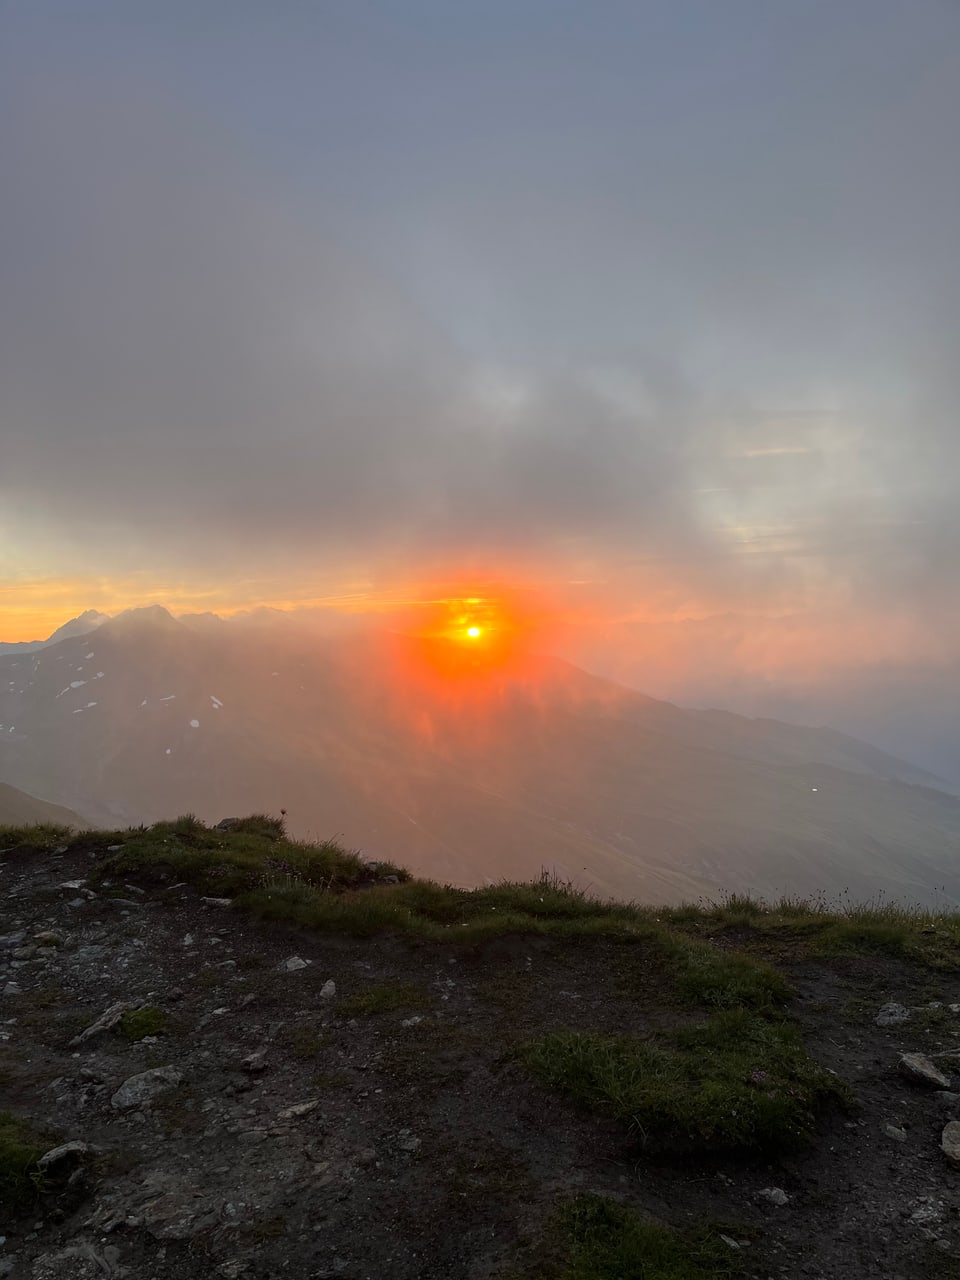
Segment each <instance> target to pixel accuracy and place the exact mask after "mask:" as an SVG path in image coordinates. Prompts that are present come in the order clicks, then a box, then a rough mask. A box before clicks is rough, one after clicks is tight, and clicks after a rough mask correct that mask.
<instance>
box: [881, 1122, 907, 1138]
mask: <svg viewBox="0 0 960 1280" xmlns="http://www.w3.org/2000/svg"><path fill="white" fill-rule="evenodd" d="M883 1132H884V1133H885V1134H886V1135H887V1137H888V1138H892V1139H893V1141H894V1142H906V1140H907V1131H906V1129H901V1128H899V1127H898V1126H897V1125H895V1124H885V1125H884V1126H883Z"/></svg>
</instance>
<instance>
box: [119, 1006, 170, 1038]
mask: <svg viewBox="0 0 960 1280" xmlns="http://www.w3.org/2000/svg"><path fill="white" fill-rule="evenodd" d="M169 1026H170V1019H169V1018H168V1017H167V1015H166V1014H165V1013H164V1011H163V1010H162V1009H158V1008H156V1006H155V1005H144V1007H143V1008H142V1009H131V1010H129V1012H127V1013H125V1014H124V1015H123V1017H122V1018H121V1019H120V1021H119V1023H118V1024H117V1030H118V1031H119V1032H120V1035H122V1036H123V1038H124V1039H125V1040H131V1041H136V1040H143V1039H145V1038H146V1037H147V1036H162V1035H164V1034H165V1033H166V1032H167V1030H168V1029H169Z"/></svg>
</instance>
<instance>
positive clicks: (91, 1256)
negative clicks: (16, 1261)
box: [32, 1240, 130, 1280]
mask: <svg viewBox="0 0 960 1280" xmlns="http://www.w3.org/2000/svg"><path fill="white" fill-rule="evenodd" d="M119 1257H120V1253H119V1250H117V1249H115V1248H113V1247H111V1246H108V1247H107V1248H105V1249H103V1250H100V1249H98V1248H95V1247H94V1246H93V1245H92V1244H91V1243H90V1242H89V1241H87V1240H82V1241H81V1242H80V1243H79V1244H73V1245H70V1246H69V1247H68V1248H66V1249H64V1250H62V1251H61V1252H60V1253H44V1254H42V1255H41V1256H40V1257H39V1258H37V1259H35V1261H34V1264H33V1272H32V1280H107V1278H108V1277H109V1278H110V1280H121V1277H123V1276H128V1275H129V1274H130V1273H129V1271H128V1270H127V1268H126V1267H121V1266H120V1265H119V1261H118V1260H119Z"/></svg>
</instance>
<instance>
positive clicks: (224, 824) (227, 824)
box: [213, 818, 240, 831]
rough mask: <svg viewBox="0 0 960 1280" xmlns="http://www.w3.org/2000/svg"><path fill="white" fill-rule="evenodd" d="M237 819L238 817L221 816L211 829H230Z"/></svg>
mask: <svg viewBox="0 0 960 1280" xmlns="http://www.w3.org/2000/svg"><path fill="white" fill-rule="evenodd" d="M239 821H240V819H239V818H221V819H220V821H219V822H218V823H217V825H216V826H215V827H214V828H213V829H214V831H232V830H233V828H234V827H235V826H236V825H237V823H238V822H239Z"/></svg>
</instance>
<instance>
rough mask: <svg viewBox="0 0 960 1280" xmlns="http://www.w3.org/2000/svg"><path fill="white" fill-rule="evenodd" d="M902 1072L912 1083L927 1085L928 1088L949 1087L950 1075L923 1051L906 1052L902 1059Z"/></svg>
mask: <svg viewBox="0 0 960 1280" xmlns="http://www.w3.org/2000/svg"><path fill="white" fill-rule="evenodd" d="M899 1071H900V1074H901V1075H902V1076H903V1077H904V1078H905V1079H907V1080H909V1081H910V1082H911V1084H919V1085H925V1086H926V1087H927V1088H928V1089H949V1088H950V1077H949V1076H945V1075H944V1074H943V1072H942V1071H941V1070H940V1069H939V1068H938V1067H936V1066H934V1064H933V1063H932V1062H931V1061H930V1059H929V1058H927V1057H926V1056H925V1055H924V1054H922V1053H905V1054H904V1055H903V1057H902V1058H901V1059H900V1064H899Z"/></svg>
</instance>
